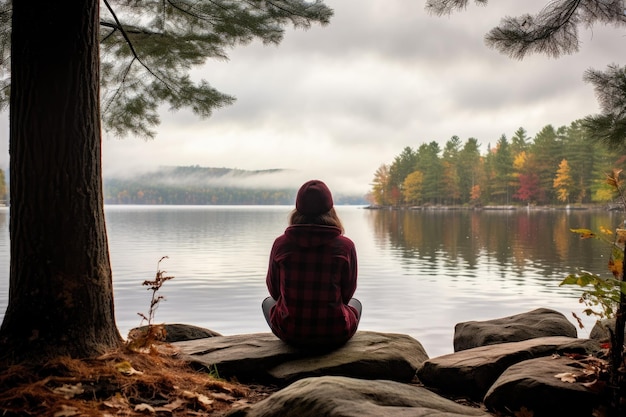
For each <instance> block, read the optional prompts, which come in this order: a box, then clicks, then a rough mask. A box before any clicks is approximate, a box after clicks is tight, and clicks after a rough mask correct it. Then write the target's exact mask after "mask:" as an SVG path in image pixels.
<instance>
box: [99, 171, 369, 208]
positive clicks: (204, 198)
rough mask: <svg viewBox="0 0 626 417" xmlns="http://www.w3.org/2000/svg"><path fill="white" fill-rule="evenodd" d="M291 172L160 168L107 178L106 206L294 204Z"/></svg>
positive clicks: (360, 200)
mask: <svg viewBox="0 0 626 417" xmlns="http://www.w3.org/2000/svg"><path fill="white" fill-rule="evenodd" d="M289 173H290V171H289V170H283V169H270V170H259V171H246V170H241V169H232V168H207V167H200V166H197V165H196V166H186V167H181V166H174V167H161V168H159V169H158V170H156V171H152V172H147V173H142V174H139V175H135V176H132V177H123V176H117V177H108V178H104V202H105V204H166V205H291V204H293V203H294V201H295V196H296V193H297V191H298V190H297V188H288V187H282V186H279V185H276V184H280V183H283V182H284V178H285V176H288V175H289ZM333 197H334V199H335V204H355V205H361V204H367V202H366V201H365V199H364V197H363V196H355V195H352V196H347V195H340V194H336V195H334V196H333Z"/></svg>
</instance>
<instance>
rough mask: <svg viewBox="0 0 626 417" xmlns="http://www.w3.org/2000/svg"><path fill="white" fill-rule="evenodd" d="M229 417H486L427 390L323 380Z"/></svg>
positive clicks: (394, 384) (352, 380)
mask: <svg viewBox="0 0 626 417" xmlns="http://www.w3.org/2000/svg"><path fill="white" fill-rule="evenodd" d="M227 416H229V417H284V416H298V417H320V416H323V417H381V416H390V417H426V416H428V417H439V416H440V417H455V416H459V417H460V416H490V414H488V413H486V412H485V411H484V410H481V409H479V408H473V407H468V406H465V405H461V404H457V403H455V402H454V401H451V400H448V399H445V398H443V397H440V396H438V395H436V394H434V393H432V392H430V391H429V390H427V389H424V388H421V387H417V386H413V385H409V384H402V383H399V382H396V381H385V380H373V381H366V380H362V379H355V378H347V377H340V376H324V377H316V378H305V379H301V380H299V381H297V382H294V383H293V384H291V385H289V386H287V387H285V388H283V389H282V390H280V391H278V392H276V393H274V394H272V395H271V396H269V397H268V398H266V399H264V400H263V401H260V402H258V403H256V404H253V405H249V406H245V407H242V408H238V409H234V410H232V411H231V412H230V413H229V414H227Z"/></svg>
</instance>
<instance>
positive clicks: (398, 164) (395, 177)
mask: <svg viewBox="0 0 626 417" xmlns="http://www.w3.org/2000/svg"><path fill="white" fill-rule="evenodd" d="M416 161H417V154H416V153H415V151H414V150H413V149H412V148H411V147H410V146H406V147H405V148H404V149H403V150H402V152H401V153H400V155H398V156H396V157H395V159H394V160H393V163H392V164H391V166H390V167H389V185H390V186H391V189H392V190H397V191H392V194H393V195H395V196H396V197H399V199H398V201H396V202H395V204H396V205H397V204H401V203H402V202H403V197H402V196H403V193H402V187H403V184H404V180H405V179H406V177H407V176H408V175H409V174H410V173H411V172H413V170H414V169H415V163H416ZM398 192H399V193H400V194H398Z"/></svg>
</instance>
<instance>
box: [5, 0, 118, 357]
mask: <svg viewBox="0 0 626 417" xmlns="http://www.w3.org/2000/svg"><path fill="white" fill-rule="evenodd" d="M98 28H99V2H98V0H66V1H61V2H56V1H50V0H33V1H28V2H27V1H15V2H13V22H12V49H11V102H10V105H11V108H10V149H9V150H10V203H11V205H10V227H9V229H10V237H11V267H10V287H9V304H8V308H7V311H6V315H5V318H4V321H3V323H2V327H1V328H0V352H1V353H0V355H2V357H3V358H5V359H6V358H7V357H8V358H10V361H17V360H21V359H41V360H45V358H46V357H51V356H56V355H71V356H74V357H89V356H94V355H97V354H99V353H101V352H103V351H104V350H106V349H109V348H112V347H116V346H119V344H120V343H121V337H120V335H119V332H118V330H117V327H116V324H115V315H114V306H113V287H112V276H111V266H110V260H109V252H108V244H107V236H106V229H105V222H104V204H103V194H102V165H101V129H100V104H99V49H98Z"/></svg>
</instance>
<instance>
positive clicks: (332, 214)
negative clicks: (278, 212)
mask: <svg viewBox="0 0 626 417" xmlns="http://www.w3.org/2000/svg"><path fill="white" fill-rule="evenodd" d="M294 224H319V225H322V226H335V227H338V228H339V229H340V230H341V234H343V233H344V231H345V230H344V228H343V224H342V223H341V220H340V219H339V216H338V215H337V212H336V211H335V208H334V207H332V208H331V209H330V210H328V211H327V212H326V213H322V214H319V215H317V216H306V215H304V214H302V213H300V212H299V211H298V210H296V209H293V210H292V212H291V214H290V215H289V225H290V226H292V225H294Z"/></svg>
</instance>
